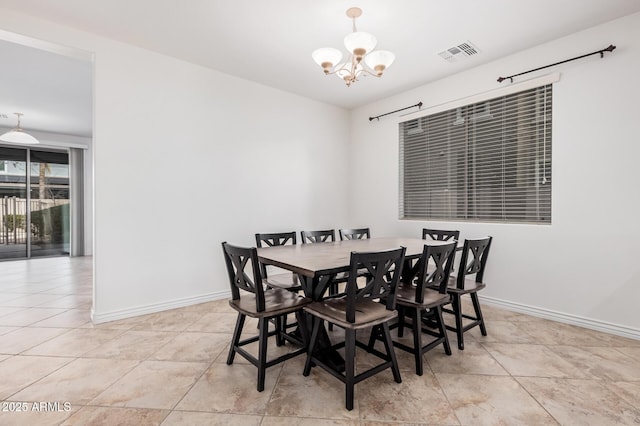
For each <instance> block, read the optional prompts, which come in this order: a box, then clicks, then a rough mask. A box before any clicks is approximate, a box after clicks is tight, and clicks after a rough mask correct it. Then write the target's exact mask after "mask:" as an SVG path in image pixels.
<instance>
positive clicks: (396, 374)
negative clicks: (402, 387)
mask: <svg viewBox="0 0 640 426" xmlns="http://www.w3.org/2000/svg"><path fill="white" fill-rule="evenodd" d="M382 332H383V333H382V336H383V340H382V341H383V343H384V347H385V349H386V350H387V355H388V356H389V358H390V359H391V372H392V373H393V379H394V380H395V381H396V383H402V378H401V377H400V368H399V367H398V359H397V358H396V352H395V351H394V349H393V341H392V340H391V333H390V332H389V324H388V323H386V322H383V323H382Z"/></svg>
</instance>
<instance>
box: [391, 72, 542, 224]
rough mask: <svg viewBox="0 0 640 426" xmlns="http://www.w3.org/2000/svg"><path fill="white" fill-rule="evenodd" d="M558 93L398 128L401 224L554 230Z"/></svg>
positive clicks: (525, 94)
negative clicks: (457, 223) (405, 221)
mask: <svg viewBox="0 0 640 426" xmlns="http://www.w3.org/2000/svg"><path fill="white" fill-rule="evenodd" d="M551 95H552V85H551V84H548V85H545V86H541V87H536V88H533V89H529V90H525V91H522V92H518V93H513V94H510V95H506V96H502V97H499V98H494V99H491V100H487V101H484V102H478V103H474V104H471V105H466V106H462V107H459V108H454V109H450V110H448V111H443V112H438V113H435V114H432V115H428V116H425V117H420V118H417V119H414V120H411V121H406V122H403V123H400V126H399V127H400V218H401V219H423V220H424V219H433V220H463V221H474V222H483V221H485V222H489V221H498V222H508V223H551V104H552V102H551Z"/></svg>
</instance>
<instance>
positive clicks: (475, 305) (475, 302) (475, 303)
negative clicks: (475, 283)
mask: <svg viewBox="0 0 640 426" xmlns="http://www.w3.org/2000/svg"><path fill="white" fill-rule="evenodd" d="M471 301H472V302H473V309H474V310H475V311H476V318H477V319H478V325H480V332H481V333H482V335H483V336H486V335H487V328H486V327H485V325H484V317H483V316H482V310H481V309H480V301H479V300H478V293H471Z"/></svg>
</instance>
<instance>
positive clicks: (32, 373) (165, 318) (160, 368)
mask: <svg viewBox="0 0 640 426" xmlns="http://www.w3.org/2000/svg"><path fill="white" fill-rule="evenodd" d="M91 291H92V290H91V258H74V259H69V258H58V259H53V258H49V259H34V260H30V261H16V262H3V263H0V400H1V401H2V402H1V404H2V406H1V407H0V424H2V425H27V424H28V425H58V424H61V425H93V424H95V425H115V424H118V425H158V424H162V425H217V424H220V425H289V424H290V425H294V424H295V425H298V424H301V425H323V424H327V425H328V424H335V425H341V424H344V425H375V424H429V425H481V424H502V425H544V424H562V425H598V426H602V425H619V424H636V425H638V424H640V341H635V340H630V339H625V338H621V337H617V336H613V335H609V334H604V333H599V332H595V331H591V330H587V329H582V328H578V327H574V326H570V325H565V324H560V323H555V322H551V321H547V320H542V319H539V318H534V317H530V316H526V315H521V314H517V313H513V312H509V311H505V310H501V309H497V308H492V307H490V306H485V308H484V310H485V315H486V320H487V328H488V332H489V336H487V337H482V336H481V335H480V333H479V332H478V331H473V332H470V333H468V334H467V335H468V337H467V338H466V339H465V343H466V349H465V350H464V351H459V350H457V349H456V346H455V339H453V337H452V340H453V343H452V346H453V355H452V356H451V357H447V356H446V355H445V354H444V351H443V350H442V348H441V347H438V348H436V349H434V350H432V351H430V352H428V353H427V354H426V355H425V359H426V366H425V374H424V375H423V376H422V377H418V376H416V375H415V374H414V372H413V368H414V367H413V359H412V356H411V355H410V354H407V353H405V352H403V351H397V354H398V358H399V362H400V367H401V372H402V378H403V381H402V383H401V384H397V383H395V382H394V381H393V378H392V376H391V373H390V372H389V371H386V372H384V373H381V374H378V375H376V376H374V377H372V378H370V379H368V380H366V381H365V382H362V383H361V384H359V385H357V386H356V403H355V408H354V410H353V411H347V410H345V409H344V388H343V385H342V384H341V383H340V382H338V381H337V380H336V379H334V378H333V377H332V376H330V375H329V374H327V373H325V372H324V371H321V370H320V369H318V368H314V369H313V370H312V373H311V375H310V376H309V377H303V376H302V374H301V372H302V367H303V361H304V359H303V358H301V357H297V358H294V359H291V360H289V361H287V362H286V363H284V364H280V365H277V366H274V367H272V368H270V369H269V370H268V373H267V381H266V387H265V390H264V392H261V393H258V392H256V390H255V383H256V369H255V368H254V367H253V366H252V365H250V364H248V363H247V362H246V361H244V359H243V358H241V357H239V356H236V363H235V364H234V365H232V366H227V365H226V364H225V360H226V355H227V351H228V343H229V341H230V340H231V332H232V330H233V326H234V323H235V313H234V312H233V311H231V309H230V308H229V307H228V305H227V302H226V301H224V300H223V301H215V302H210V303H205V304H201V305H196V306H191V307H187V308H182V309H175V310H172V311H167V312H162V313H157V314H151V315H145V316H142V317H138V318H132V319H127V320H121V321H115V322H111V323H106V324H99V325H93V324H92V323H91V321H90V319H89V311H90V307H91ZM254 324H255V323H251V324H249V325H247V326H246V327H245V328H246V330H247V331H248V332H249V333H255V331H256V330H255V325H254ZM334 333H339V331H334ZM409 335H410V333H409ZM270 350H271V351H275V352H277V351H280V350H286V348H284V349H283V348H277V347H275V345H272V346H271V347H270ZM275 352H272V353H275ZM368 362H369V360H368V359H367V355H366V354H363V353H360V354H358V363H361V365H366V364H367V363H368ZM47 403H48V404H47ZM56 403H57V405H56ZM65 403H66V404H65ZM18 409H23V411H20V412H18V411H16V410H18Z"/></svg>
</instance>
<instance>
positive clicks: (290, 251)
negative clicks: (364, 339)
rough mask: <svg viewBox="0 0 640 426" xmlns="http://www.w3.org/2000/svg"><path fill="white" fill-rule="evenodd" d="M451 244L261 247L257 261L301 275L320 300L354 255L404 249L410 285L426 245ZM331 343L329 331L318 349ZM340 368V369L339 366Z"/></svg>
mask: <svg viewBox="0 0 640 426" xmlns="http://www.w3.org/2000/svg"><path fill="white" fill-rule="evenodd" d="M448 243H450V242H449V241H437V240H423V239H421V238H405V237H379V238H367V239H355V240H344V241H331V242H322V243H313V244H296V245H286V246H275V247H263V248H258V260H259V261H260V262H262V263H263V264H265V265H272V266H276V267H278V268H282V269H285V270H288V271H291V272H292V273H294V274H296V275H297V276H298V279H299V280H300V284H301V286H302V290H303V292H304V293H305V296H307V297H309V298H311V299H312V300H314V301H320V300H322V299H323V297H324V296H325V293H326V290H327V288H328V287H329V285H330V284H331V283H332V282H333V281H334V280H335V279H336V277H337V276H338V274H342V273H346V272H348V271H349V267H350V265H349V263H350V260H351V253H352V252H376V251H384V250H392V249H397V248H399V247H405V248H406V252H405V263H404V266H403V268H402V275H401V280H402V281H404V282H411V280H413V279H414V277H415V276H416V274H417V269H418V268H417V263H418V262H414V260H416V259H418V258H420V256H421V255H422V252H423V250H424V246H425V244H430V245H443V244H448ZM306 322H307V324H306V325H305V326H302V327H301V326H300V324H299V327H298V328H299V331H298V333H299V334H300V335H301V336H302V338H303V340H304V341H308V337H309V330H311V324H310V321H309V319H308V318H307V321H306ZM330 346H331V343H330V340H329V336H328V334H327V333H326V330H323V331H322V332H321V337H320V343H319V345H318V347H319V350H321V351H322V350H325V349H327V348H330ZM325 358H330V359H331V361H330V362H332V363H333V364H334V366H341V365H342V364H343V363H344V359H342V357H341V356H340V355H339V354H338V353H337V352H329V353H327V354H326V356H325ZM338 369H340V367H338Z"/></svg>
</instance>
